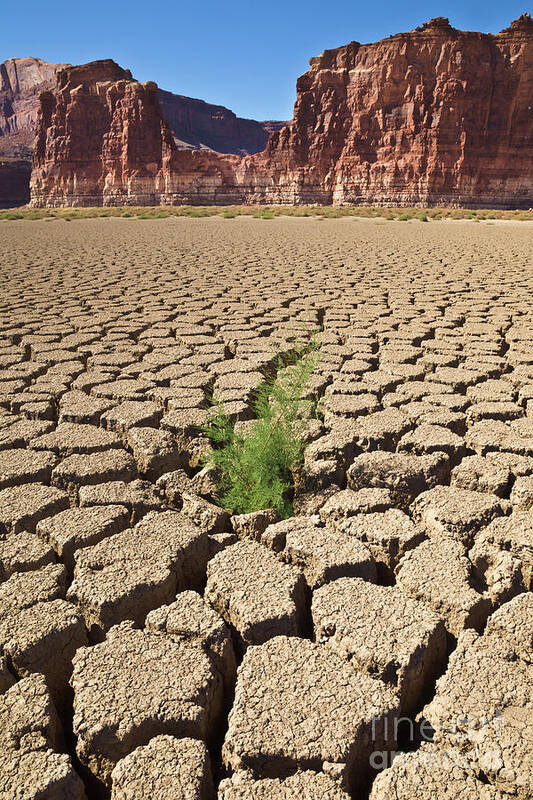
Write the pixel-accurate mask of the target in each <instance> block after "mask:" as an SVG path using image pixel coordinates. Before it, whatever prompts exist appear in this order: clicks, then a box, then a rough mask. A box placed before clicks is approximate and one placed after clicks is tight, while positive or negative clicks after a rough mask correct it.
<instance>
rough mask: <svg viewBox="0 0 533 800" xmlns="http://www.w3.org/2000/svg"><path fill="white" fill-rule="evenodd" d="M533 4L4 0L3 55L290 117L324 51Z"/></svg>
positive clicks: (245, 112) (243, 112)
mask: <svg viewBox="0 0 533 800" xmlns="http://www.w3.org/2000/svg"><path fill="white" fill-rule="evenodd" d="M528 10H529V11H530V10H531V7H528V0H520V2H514V0H509V1H508V2H507V3H502V2H501V0H498V2H496V0H461V1H458V0H440V2H434V1H433V0H426V2H418V0H404V2H399V1H398V0H396V2H382V1H381V0H373V1H372V0H370V1H369V0H365V2H358V1H357V0H305V1H304V0H267V2H258V0H247V2H244V0H234V1H233V2H231V1H230V2H223V1H221V0H203V2H197V1H196V2H195V0H189V2H182V1H181V0H174V2H172V0H170V1H169V2H162V0H148V2H147V0H142V2H141V0H128V1H127V2H125V0H105V2H104V0H93V1H92V2H85V1H84V0H71V1H70V2H66V0H48V2H46V0H3V2H2V12H1V23H0V61H3V60H4V59H6V58H10V57H12V56H29V55H31V56H38V57H39V58H44V59H45V60H46V61H53V62H58V61H67V62H71V63H74V64H79V63H84V62H86V61H92V60H93V59H97V58H114V59H115V61H118V62H119V63H120V64H121V65H122V66H123V67H128V68H129V69H131V71H132V72H133V75H134V77H135V78H137V79H138V80H141V81H145V80H154V81H156V82H157V83H158V84H159V86H160V87H161V88H163V89H169V90H170V91H174V92H177V93H178V94H184V95H188V96H190V97H199V98H201V99H202V100H207V101H208V102H211V103H220V104H222V105H225V106H227V107H228V108H231V109H232V110H233V111H235V112H236V113H237V114H239V115H240V116H244V117H252V118H254V119H290V118H291V117H292V108H293V104H294V100H295V84H296V78H297V77H298V76H299V75H301V74H302V73H303V72H305V71H306V69H307V65H308V60H309V58H311V57H312V56H316V55H319V54H320V53H321V52H322V50H325V49H329V48H332V47H338V46H340V45H343V44H346V43H347V42H350V41H352V40H354V39H355V40H356V41H359V42H372V41H376V40H377V39H381V38H383V37H384V36H389V35H390V34H393V33H398V32H400V31H408V30H411V29H412V28H414V27H416V26H417V25H420V24H421V23H422V22H425V21H426V20H428V19H430V18H431V17H436V16H445V17H449V18H450V22H451V24H452V25H454V27H456V28H461V29H463V30H479V31H483V32H491V33H497V32H498V31H500V30H501V29H502V28H505V27H507V26H508V25H509V23H510V22H511V20H512V19H516V17H518V16H519V15H520V14H521V13H523V12H524V11H528Z"/></svg>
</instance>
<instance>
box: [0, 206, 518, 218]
mask: <svg viewBox="0 0 533 800" xmlns="http://www.w3.org/2000/svg"><path fill="white" fill-rule="evenodd" d="M241 216H246V217H247V216H252V217H254V218H255V219H274V218H275V217H280V216H282V217H320V218H325V219H340V218H341V217H361V218H363V219H368V218H370V219H372V218H376V219H380V218H383V219H387V220H400V221H401V222H408V221H410V220H419V221H420V222H428V221H431V220H441V219H445V220H449V219H471V220H480V221H483V220H494V219H504V220H520V221H524V222H527V221H529V222H531V221H533V210H528V211H524V210H520V209H518V210H516V211H506V210H501V209H492V210H491V209H480V210H474V209H467V208H427V209H420V208H391V207H387V206H382V207H376V206H375V207H371V206H318V205H315V206H140V207H134V206H131V207H121V206H108V207H105V208H102V207H101V206H98V207H94V208H15V209H7V210H1V209H0V220H19V219H20V220H22V219H26V220H48V221H52V220H72V219H95V218H98V219H105V218H107V217H121V218H122V219H132V220H135V219H166V218H168V217H191V218H193V219H194V218H198V217H200V218H201V217H222V218H223V219H235V218H236V217H241Z"/></svg>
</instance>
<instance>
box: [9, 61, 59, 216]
mask: <svg viewBox="0 0 533 800" xmlns="http://www.w3.org/2000/svg"><path fill="white" fill-rule="evenodd" d="M65 66H67V65H66V64H48V63H47V62H46V61H42V59H40V58H31V57H30V58H8V59H7V61H4V62H3V63H2V64H0V208H11V207H13V206H20V205H24V203H27V202H28V200H29V199H30V192H29V182H30V173H31V148H32V144H33V138H34V136H35V124H36V121H37V112H38V110H39V93H40V92H41V91H43V90H44V89H51V88H52V87H53V86H54V84H55V81H56V74H57V72H58V70H59V69H62V68H63V67H65Z"/></svg>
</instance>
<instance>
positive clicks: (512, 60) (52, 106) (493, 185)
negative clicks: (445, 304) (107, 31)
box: [32, 14, 533, 208]
mask: <svg viewBox="0 0 533 800" xmlns="http://www.w3.org/2000/svg"><path fill="white" fill-rule="evenodd" d="M532 52H533V21H532V20H531V18H530V17H529V15H527V14H524V15H522V17H520V18H519V19H518V20H516V21H515V22H513V23H512V24H511V26H510V27H509V28H507V29H505V30H503V31H501V32H500V33H499V34H496V35H493V34H482V33H474V32H466V31H458V30H456V29H455V28H452V27H451V25H450V24H449V22H448V21H447V20H444V19H441V18H439V19H437V20H431V21H430V22H428V23H426V24H425V25H423V26H422V27H421V28H418V29H416V30H414V31H411V32H409V33H400V34H396V35H395V36H391V37H389V38H388V39H384V40H382V41H380V42H376V43H373V44H367V45H361V44H359V43H358V42H351V43H350V44H348V45H345V46H344V47H340V48H337V49H335V50H329V51H325V52H324V53H322V55H321V56H319V57H317V58H313V59H311V61H310V69H309V71H308V72H307V73H305V75H303V76H302V77H301V78H300V79H299V80H298V83H297V100H296V105H295V109H294V119H293V121H292V122H291V123H290V125H288V126H286V127H284V128H282V129H281V130H278V131H274V132H273V133H272V135H271V136H270V139H269V141H268V144H267V147H266V149H265V151H264V152H263V153H260V154H257V155H255V156H247V157H245V158H239V157H237V156H232V155H228V156H219V155H217V154H215V153H213V152H211V151H208V150H195V151H188V150H180V149H178V147H177V145H176V143H175V141H174V137H173V136H172V134H171V131H170V128H169V127H168V126H167V124H166V123H165V122H164V121H163V114H162V112H161V106H160V102H159V100H160V96H159V95H158V90H157V87H156V85H155V84H153V83H150V82H149V83H146V84H140V83H138V82H136V81H132V80H131V74H130V73H128V72H127V71H126V70H122V69H121V68H120V67H118V66H117V65H116V64H114V62H111V61H105V62H93V63H92V64H89V65H85V66H83V67H74V68H70V69H66V70H64V71H63V72H61V73H60V74H59V76H58V84H57V88H56V90H55V91H54V92H48V93H44V94H43V96H42V98H41V109H40V114H39V123H38V135H37V140H36V148H35V159H34V169H33V175H32V204H33V205H36V206H38V205H88V204H91V205H96V204H101V205H118V204H121V205H122V204H131V205H138V204H150V205H152V204H159V203H163V204H167V203H170V204H172V203H175V204H180V203H200V204H206V203H215V204H216V203H220V204H224V203H237V202H238V203H323V204H331V203H333V204H337V205H342V204H352V203H355V204H357V203H373V204H400V205H401V204H407V205H412V204H420V205H432V204H440V205H456V206H461V205H466V206H468V205H474V206H476V207H483V206H489V207H509V206H511V207H519V206H521V207H525V208H528V207H530V206H531V205H532V203H533V173H532V170H531V147H532V146H531V141H532V138H531V137H532V132H533V121H532V119H531V113H530V110H529V104H530V98H531V95H532V92H533V72H532V69H531V54H532Z"/></svg>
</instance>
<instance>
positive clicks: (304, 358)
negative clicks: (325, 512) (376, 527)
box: [204, 341, 318, 518]
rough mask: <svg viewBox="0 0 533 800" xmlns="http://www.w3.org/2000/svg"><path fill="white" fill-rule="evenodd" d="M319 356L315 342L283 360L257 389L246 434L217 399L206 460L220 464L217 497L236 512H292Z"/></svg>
mask: <svg viewBox="0 0 533 800" xmlns="http://www.w3.org/2000/svg"><path fill="white" fill-rule="evenodd" d="M317 358H318V353H317V348H316V345H315V343H314V341H312V342H311V344H308V345H307V346H302V347H299V348H297V349H296V350H295V352H294V354H293V357H292V359H290V362H292V363H289V364H287V363H286V362H284V361H283V360H282V359H280V360H279V362H278V370H277V374H276V375H275V376H272V377H271V378H270V379H268V380H266V381H265V382H264V383H263V384H262V385H261V386H260V387H259V389H258V390H257V392H256V396H255V401H254V411H255V414H256V417H257V418H256V420H255V423H254V424H253V425H252V426H251V428H250V429H249V431H248V432H247V433H246V434H242V433H240V432H239V431H238V430H236V429H235V423H234V422H233V421H232V420H231V419H230V417H229V416H228V415H227V414H226V412H225V410H224V405H223V403H220V402H217V401H216V400H215V402H214V404H213V406H212V408H211V413H210V420H209V422H208V424H207V425H206V426H205V428H204V432H205V433H206V435H207V436H208V437H209V439H210V440H211V443H212V445H213V450H212V452H211V454H210V455H209V456H208V457H207V462H208V463H209V464H211V465H212V466H214V467H216V468H217V469H218V472H219V474H220V482H219V486H218V494H217V500H218V502H219V503H220V505H222V506H223V507H224V508H228V509H230V510H231V511H232V512H233V513H235V514H245V513H248V512H251V511H260V510H262V509H266V508H275V509H277V510H278V512H279V513H280V515H281V517H283V518H286V517H289V516H291V514H292V513H293V510H292V497H291V494H292V489H293V487H294V482H295V478H296V477H297V474H298V471H299V469H300V468H301V465H302V463H303V454H304V447H305V432H306V427H307V422H308V420H309V417H310V415H311V414H312V413H313V408H314V403H313V402H312V401H310V400H309V399H308V398H307V397H306V389H307V384H308V382H309V379H310V377H311V375H312V373H313V371H314V369H315V366H316V362H317Z"/></svg>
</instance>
